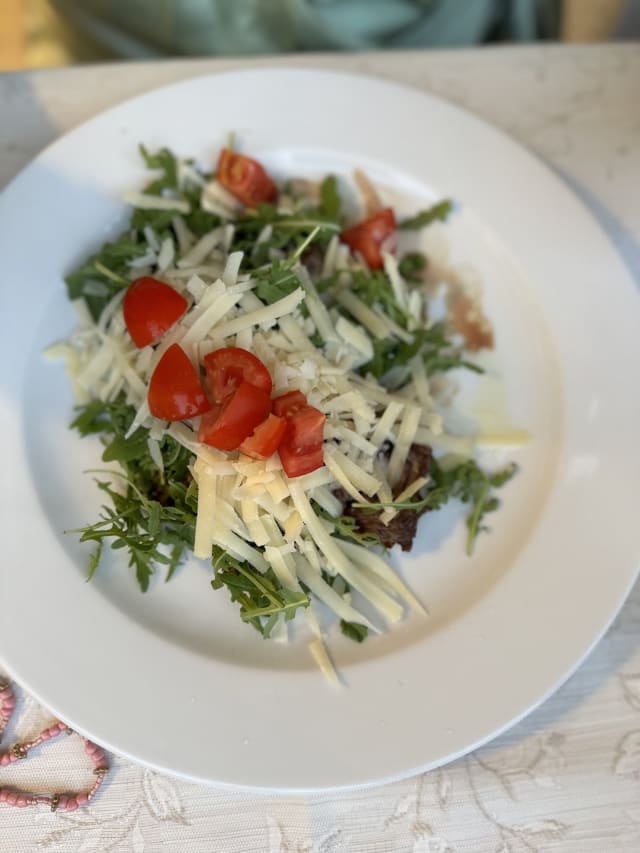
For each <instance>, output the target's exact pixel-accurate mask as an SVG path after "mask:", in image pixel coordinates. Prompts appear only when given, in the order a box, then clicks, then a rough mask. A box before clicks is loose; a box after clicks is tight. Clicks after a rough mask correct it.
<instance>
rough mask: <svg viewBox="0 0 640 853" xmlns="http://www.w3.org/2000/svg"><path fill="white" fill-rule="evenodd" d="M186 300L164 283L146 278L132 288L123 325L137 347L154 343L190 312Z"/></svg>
mask: <svg viewBox="0 0 640 853" xmlns="http://www.w3.org/2000/svg"><path fill="white" fill-rule="evenodd" d="M187 307H188V305H187V300H186V299H185V298H184V296H181V295H180V294H179V293H178V291H177V290H174V289H173V288H172V287H170V286H169V285H168V284H165V282H164V281H158V279H157V278H152V277H151V276H149V275H145V276H143V277H142V278H137V279H136V280H135V281H134V282H133V284H130V285H129V288H128V289H127V292H126V293H125V296H124V301H123V303H122V313H123V314H124V322H125V324H126V326H127V329H128V331H129V334H130V335H131V337H132V338H133V342H134V344H135V345H136V346H137V347H146V346H147V345H148V344H153V343H155V342H156V341H157V340H158V339H159V338H161V337H162V336H163V335H164V333H165V332H167V331H168V330H169V329H170V328H171V326H173V324H174V323H176V322H177V321H178V320H179V319H180V317H182V315H183V314H184V313H185V312H186V310H187Z"/></svg>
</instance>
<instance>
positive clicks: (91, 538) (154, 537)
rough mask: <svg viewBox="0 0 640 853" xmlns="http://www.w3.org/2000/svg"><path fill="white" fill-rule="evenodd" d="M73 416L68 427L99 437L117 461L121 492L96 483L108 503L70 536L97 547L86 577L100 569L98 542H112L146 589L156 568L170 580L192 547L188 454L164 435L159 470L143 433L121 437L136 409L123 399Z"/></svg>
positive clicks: (193, 497) (107, 456)
mask: <svg viewBox="0 0 640 853" xmlns="http://www.w3.org/2000/svg"><path fill="white" fill-rule="evenodd" d="M77 412H78V413H77V415H76V417H75V419H74V421H73V423H72V425H71V426H72V427H73V428H74V429H77V430H78V432H79V433H80V435H83V436H85V435H92V434H96V433H101V434H102V435H103V437H104V440H105V443H106V448H105V451H104V454H103V459H104V460H105V461H118V462H119V463H120V465H121V467H122V475H121V477H120V479H121V480H122V484H123V488H122V490H121V491H120V490H116V489H115V488H114V487H113V486H112V484H111V482H107V481H98V487H99V488H100V489H102V491H103V492H104V493H105V494H106V495H107V497H108V498H109V501H110V505H109V504H107V505H104V506H103V507H102V511H101V514H100V518H99V520H98V521H97V522H95V523H94V524H89V525H87V526H85V527H82V528H79V529H78V530H75V531H69V532H75V533H79V534H80V541H82V542H95V543H96V544H97V546H98V549H97V550H96V551H95V552H94V553H93V554H92V556H91V559H90V562H89V577H92V576H93V574H94V573H95V571H96V568H97V566H98V562H99V560H100V556H101V552H102V548H101V546H102V544H103V543H104V542H105V541H107V540H110V541H111V547H112V548H113V549H115V550H119V549H125V550H126V551H127V552H128V554H129V565H130V566H131V567H132V568H134V569H135V574H136V578H137V580H138V583H139V585H140V588H141V589H142V590H143V591H145V590H146V589H148V587H149V582H150V578H151V575H152V574H153V572H154V568H155V566H156V564H162V565H166V566H167V579H169V578H170V577H171V576H172V575H173V573H174V572H175V570H176V568H177V567H178V565H179V564H180V563H181V562H182V559H183V558H184V556H185V555H186V554H187V553H189V551H190V550H192V549H193V543H194V536H195V518H196V512H197V488H196V484H195V482H194V481H193V480H192V479H191V474H190V472H189V464H190V462H191V459H192V455H191V453H190V452H189V451H188V450H186V449H185V448H184V447H182V446H181V445H179V444H178V443H177V442H176V441H175V440H174V439H173V438H171V437H170V436H165V437H164V438H163V439H162V441H161V442H160V452H161V454H162V458H163V470H162V471H161V470H160V469H159V468H158V467H157V465H156V463H155V462H154V460H153V459H152V458H151V455H150V453H149V449H148V446H147V436H148V432H147V430H145V429H143V428H140V429H138V430H136V432H134V434H133V435H132V436H131V437H130V438H128V439H126V438H125V435H126V432H127V430H128V429H129V426H130V424H131V422H132V420H133V418H134V416H135V409H134V407H133V406H130V405H128V404H127V403H126V401H125V399H124V396H123V395H121V396H120V397H119V398H118V399H117V400H115V401H112V402H109V403H107V402H103V401H101V400H94V401H92V402H90V403H88V404H86V405H84V406H80V407H78V409H77ZM110 473H111V478H112V479H113V477H118V473H117V472H110ZM167 549H168V553H167Z"/></svg>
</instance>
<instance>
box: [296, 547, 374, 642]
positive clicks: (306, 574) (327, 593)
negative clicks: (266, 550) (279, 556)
mask: <svg viewBox="0 0 640 853" xmlns="http://www.w3.org/2000/svg"><path fill="white" fill-rule="evenodd" d="M295 561H296V571H297V573H298V577H299V578H300V580H301V581H302V583H304V584H305V585H306V586H308V587H309V589H310V590H311V592H312V593H313V594H314V595H315V597H316V598H317V599H318V600H319V601H321V602H322V603H323V604H326V605H327V607H329V608H330V609H331V610H333V612H334V613H335V614H336V616H338V617H339V618H340V619H344V620H345V622H356V623H358V624H359V625H366V627H367V628H370V629H371V630H372V631H375V632H376V633H377V628H375V627H374V626H373V625H372V624H371V622H369V620H368V619H367V617H366V616H363V614H362V613H359V612H358V611H357V610H356V609H355V608H353V607H351V605H350V604H347V602H346V601H345V600H344V598H343V597H342V596H341V595H338V593H337V592H336V591H335V589H333V587H331V586H329V584H328V583H327V582H326V581H325V580H324V579H323V577H322V575H321V573H320V572H318V571H316V570H315V569H313V568H312V567H311V565H310V564H309V563H308V562H307V561H306V560H305V559H304V557H302V556H299V555H298V556H296V558H295Z"/></svg>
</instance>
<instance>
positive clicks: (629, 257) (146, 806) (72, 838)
mask: <svg viewBox="0 0 640 853" xmlns="http://www.w3.org/2000/svg"><path fill="white" fill-rule="evenodd" d="M260 64H269V65H277V64H298V65H304V66H314V67H325V68H326V67H331V68H338V69H353V70H361V71H365V72H367V73H371V74H374V75H377V76H380V77H386V78H389V79H393V80H397V81H399V82H405V83H408V84H410V85H413V86H416V87H417V88H421V89H424V90H426V91H430V92H434V93H436V94H439V95H442V96H443V97H445V98H448V99H450V100H452V101H455V102H457V103H459V104H461V105H462V106H464V107H466V108H467V109H469V110H471V111H472V112H475V113H477V114H479V115H481V116H484V117H485V118H487V119H488V120H489V121H491V122H493V123H494V124H496V125H498V126H499V127H501V128H503V129H504V130H506V131H507V132H508V133H510V134H511V135H512V136H514V137H515V138H517V139H518V140H520V141H521V142H522V143H523V144H525V145H527V146H528V147H529V148H531V149H532V150H533V151H535V152H537V153H538V154H539V155H540V156H541V157H543V158H544V159H545V160H546V161H547V162H548V163H550V164H551V165H552V166H553V167H555V168H556V169H557V170H558V171H559V173H560V174H561V175H562V176H563V177H564V178H565V179H566V180H567V181H568V183H569V184H570V185H571V186H572V187H573V188H574V190H575V191H576V192H577V193H578V194H579V195H580V196H581V197H582V198H583V199H584V200H585V202H586V203H587V204H588V205H589V206H590V207H591V209H592V210H593V212H594V213H595V215H596V216H597V218H598V219H599V221H600V223H601V224H602V226H603V227H604V228H605V230H606V231H607V232H608V233H609V235H610V236H611V238H612V240H613V241H614V243H615V244H616V246H617V247H618V249H619V251H620V252H621V254H622V256H623V257H624V259H625V261H626V262H627V264H628V266H629V268H630V269H631V271H632V273H633V275H634V276H635V278H636V281H637V282H638V283H639V284H640V192H639V190H640V100H639V95H638V92H640V46H639V45H637V44H628V45H616V46H614V45H601V46H595V47H551V46H550V47H528V48H499V49H491V50H489V49H483V50H469V51H455V52H453V51H442V52H433V53H427V52H422V51H419V52H410V53H405V52H398V53H387V54H360V55H350V56H346V55H340V56H337V55H331V56H304V57H293V58H292V57H288V58H284V59H270V60H254V61H251V62H247V61H243V62H242V63H240V62H237V61H232V60H225V61H211V60H207V61H175V62H173V61H172V62H162V63H155V62H152V63H141V64H135V65H126V64H122V65H113V66H110V67H109V68H108V69H107V68H104V67H103V68H94V67H86V68H80V69H69V70H64V71H45V72H36V73H19V74H7V75H4V76H0V116H2V120H1V121H0V186H1V185H3V184H4V183H6V182H7V181H8V180H10V178H11V177H12V176H13V175H14V174H15V173H16V172H17V171H18V170H19V169H20V168H21V167H22V166H23V165H25V164H26V163H27V162H28V161H29V159H30V158H31V157H32V156H34V155H35V154H36V153H37V152H38V151H39V150H40V149H41V148H42V147H43V146H44V145H45V144H46V143H47V142H49V141H51V140H53V139H55V138H56V137H57V136H59V135H60V134H61V133H63V132H64V131H65V130H67V129H68V128H70V127H72V126H74V125H75V124H77V123H78V122H80V121H82V120H83V119H85V118H88V117H90V116H91V115H94V114H95V113H97V112H99V111H100V110H101V109H103V108H105V107H107V106H110V105H112V104H114V103H117V102H118V101H120V100H122V99H123V98H125V97H128V96H130V95H133V94H137V93H139V92H143V91H146V90H148V89H150V88H152V87H154V86H157V85H161V84H163V83H165V82H169V81H173V80H177V79H183V78H185V77H189V76H193V75H196V74H201V73H207V72H211V71H219V70H227V69H230V68H234V67H238V66H240V65H245V66H246V65H260ZM5 286H6V284H5ZM603 287H606V271H603ZM576 606H579V602H577V605H576ZM1 659H2V650H1V649H0V661H1ZM0 676H1V673H0ZM0 680H2V679H1V678H0ZM16 692H17V696H18V706H17V713H16V714H15V716H14V721H12V723H11V726H10V728H9V730H8V731H7V732H6V735H5V738H4V741H3V743H5V742H6V743H10V742H11V741H12V740H13V739H15V738H16V737H17V736H18V735H20V736H21V737H27V736H29V735H31V734H34V733H35V732H36V731H38V730H39V729H40V728H41V727H42V726H43V725H46V724H47V723H48V722H49V721H50V720H51V716H50V715H49V714H48V713H47V711H46V710H45V709H43V708H41V707H39V706H38V704H37V703H36V702H35V701H34V700H33V699H32V698H31V697H30V696H28V695H26V694H25V693H24V692H22V691H20V690H19V689H17V691H16ZM123 713H126V701H124V702H123ZM172 736H173V737H180V726H179V723H178V725H177V728H176V731H175V732H174V733H173V735H172ZM81 746H82V745H81V741H80V739H79V738H78V736H77V735H71V736H69V737H63V738H62V739H61V740H58V741H56V742H54V743H51V744H50V745H47V746H46V747H45V748H43V749H42V750H41V751H40V753H39V754H37V755H34V757H32V758H30V759H29V760H28V761H26V762H23V763H18V765H14V766H13V767H10V768H0V787H1V786H3V785H5V786H8V785H11V786H15V787H22V788H24V789H25V790H35V789H37V790H43V791H56V790H59V791H66V790H80V789H86V788H88V787H89V786H90V784H91V765H90V763H89V762H88V760H87V758H86V756H85V755H84V753H83V751H82V748H81ZM38 850H44V851H61V853H62V851H64V853H71V851H74V853H89V851H96V853H98V852H99V853H106V851H132V853H153V852H154V851H161V850H170V851H189V853H212V851H224V853H236V851H237V853H250V851H264V853H337V852H338V851H351V853H372V851H398V853H402V852H403V851H407V853H543V851H549V853H555V851H563V853H565V851H566V853H604V852H605V851H620V853H627V852H628V853H632V851H633V853H637V851H639V850H640V586H639V585H636V587H635V589H634V590H633V591H632V593H631V596H630V598H629V600H628V601H627V603H626V605H625V606H624V608H623V610H622V612H621V613H620V615H619V616H618V618H617V619H616V621H615V623H614V625H613V626H612V628H611V629H610V630H609V632H608V634H607V635H606V637H605V638H604V639H603V640H602V642H601V643H600V644H599V645H598V647H597V648H596V650H595V651H594V652H593V653H592V654H591V656H590V657H589V659H588V660H587V662H586V663H585V664H584V665H583V666H582V667H581V668H580V669H579V670H578V672H577V673H576V674H575V675H574V676H573V677H572V678H571V679H570V680H569V681H568V682H567V683H566V684H565V685H564V687H563V688H562V689H561V690H559V691H558V692H557V693H556V694H555V695H554V696H553V697H552V698H551V699H549V700H548V701H547V702H546V703H545V704H544V705H543V706H542V707H541V708H539V709H538V710H537V711H535V712H534V713H533V714H531V715H530V716H529V717H528V718H527V719H526V720H525V721H524V722H522V723H520V724H519V725H517V726H515V727H514V728H513V729H512V730H511V731H509V732H508V733H507V734H505V735H503V736H502V737H500V738H499V739H497V740H496V741H494V742H493V743H491V744H490V745H488V746H486V747H484V748H483V749H481V750H479V751H477V752H475V753H473V754H471V755H469V756H467V757H465V758H462V759H460V760H458V761H456V762H454V763H452V764H450V765H448V766H446V767H443V768H441V769H439V770H435V771H432V772H429V773H426V774H424V775H422V776H419V777H417V778H413V779H408V780H406V781H403V782H397V783H395V784H392V785H387V786H384V787H376V788H370V789H363V790H356V791H351V792H347V793H344V792H343V793H340V794H330V793H322V794H318V795H314V796H277V795H262V796H256V795H251V794H246V793H241V792H233V791H221V790H215V789H212V788H207V787H203V786H200V785H194V784H191V783H188V782H184V781H182V780H178V779H173V778H170V777H165V776H162V775H159V774H157V773H154V772H151V771H150V770H147V769H144V768H142V767H139V766H136V765H134V764H131V763H130V762H128V761H125V760H122V759H119V758H117V757H114V758H112V770H111V772H110V774H109V777H108V779H107V782H106V783H105V785H104V786H103V788H102V789H101V791H100V793H99V796H98V797H97V798H96V799H95V800H94V801H93V802H92V803H91V804H90V805H89V806H88V807H85V808H83V809H80V810H78V811H76V812H74V813H71V814H67V813H62V812H56V813H53V812H51V811H50V810H49V809H47V808H46V807H45V806H40V807H37V808H35V809H15V808H11V807H9V806H6V805H4V804H2V803H0V853H18V851H38Z"/></svg>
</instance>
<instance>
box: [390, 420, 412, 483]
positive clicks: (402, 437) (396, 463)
mask: <svg viewBox="0 0 640 853" xmlns="http://www.w3.org/2000/svg"><path fill="white" fill-rule="evenodd" d="M419 423H420V409H419V408H418V407H417V406H407V407H406V408H405V411H404V415H403V418H402V422H401V424H400V429H399V430H398V437H397V440H396V443H395V445H394V447H393V450H392V451H391V456H390V458H389V467H388V471H387V478H388V480H389V482H390V483H391V485H392V486H393V485H395V483H397V481H398V479H399V478H400V473H401V471H402V466H403V465H404V462H405V459H406V458H407V454H408V453H409V449H410V447H411V445H412V444H413V442H414V440H415V437H416V432H417V429H418V424H419Z"/></svg>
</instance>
